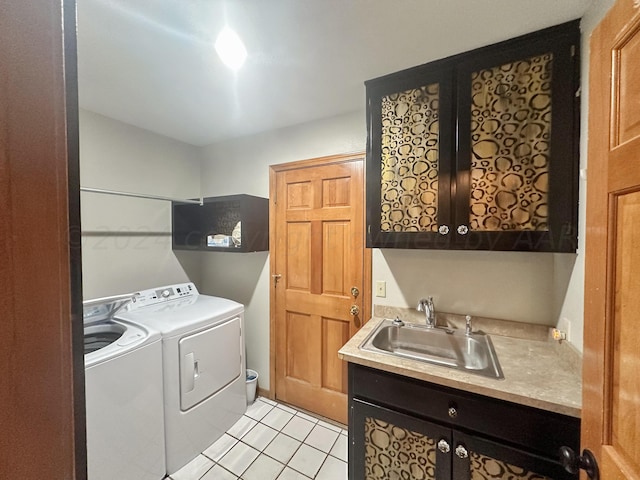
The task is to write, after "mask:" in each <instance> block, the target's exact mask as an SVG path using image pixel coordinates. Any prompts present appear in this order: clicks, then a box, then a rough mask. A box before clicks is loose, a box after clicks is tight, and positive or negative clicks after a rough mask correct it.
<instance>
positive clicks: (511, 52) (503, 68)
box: [454, 30, 578, 251]
mask: <svg viewBox="0 0 640 480" xmlns="http://www.w3.org/2000/svg"><path fill="white" fill-rule="evenodd" d="M570 32H571V30H567V32H566V33H562V34H558V33H556V34H555V35H553V34H552V35H549V36H548V37H547V38H541V39H539V40H538V41H537V42H531V43H529V44H527V45H524V46H522V45H519V46H518V45H514V46H513V48H511V49H503V50H500V51H495V52H492V53H490V54H488V55H483V56H478V57H475V58H470V59H468V60H466V61H464V62H461V64H460V66H459V69H458V78H457V85H458V118H459V124H458V125H459V137H458V146H457V148H458V157H457V165H456V179H455V183H456V192H457V196H456V207H455V212H456V213H455V221H454V224H455V230H456V231H455V237H454V238H455V243H456V244H457V245H459V246H460V248H482V249H487V248H488V249H500V250H511V249H513V250H534V251H535V250H542V251H544V250H549V251H574V250H575V247H576V245H575V242H576V231H575V216H576V212H575V203H573V202H572V201H571V199H572V198H575V197H574V196H573V195H574V194H575V192H577V183H576V180H577V175H576V173H577V172H576V168H577V166H576V159H577V145H576V143H575V142H572V141H570V140H569V141H568V139H571V138H572V137H573V133H574V130H575V128H576V126H577V123H576V120H577V119H576V116H577V114H576V105H577V101H575V100H574V99H575V95H574V92H575V89H577V84H576V80H575V79H576V78H577V75H576V70H575V69H576V66H577V58H578V57H577V55H578V52H577V46H578V45H577V43H578V42H577V40H578V36H577V31H574V35H571V34H570ZM576 138H577V135H576Z"/></svg>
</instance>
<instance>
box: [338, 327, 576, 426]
mask: <svg viewBox="0 0 640 480" xmlns="http://www.w3.org/2000/svg"><path fill="white" fill-rule="evenodd" d="M382 320H383V318H381V317H374V318H372V319H371V320H369V322H367V323H366V324H365V325H364V326H363V327H362V328H361V329H360V330H359V331H358V333H356V334H355V335H354V336H353V338H351V340H349V341H348V342H347V343H346V344H345V345H344V346H343V347H342V348H341V349H340V351H339V352H338V356H339V357H340V358H342V359H343V360H346V361H348V362H352V363H357V364H360V365H364V366H368V367H373V368H377V369H379V370H384V371H387V372H391V373H395V374H398V375H403V376H406V377H411V378H415V379H419V380H424V381H427V382H431V383H435V384H439V385H444V386H447V387H452V388H457V389H460V390H464V391H467V392H473V393H478V394H481V395H485V396H488V397H492V398H498V399H501V400H506V401H509V402H513V403H519V404H522V405H527V406H530V407H535V408H540V409H542V410H548V411H551V412H556V413H561V414H564V415H569V416H572V417H580V411H581V404H582V382H581V374H580V370H579V368H576V365H577V364H579V362H576V361H570V360H567V356H566V354H565V353H563V351H562V349H559V348H558V346H559V345H558V344H557V343H556V342H554V341H552V340H547V339H540V338H537V339H531V338H514V337H510V336H505V335H497V334H495V333H491V332H489V333H491V334H490V336H491V341H492V342H493V346H494V348H495V351H496V354H497V356H498V360H499V362H500V366H501V367H502V371H503V373H504V377H505V378H504V379H502V380H497V379H492V378H487V377H483V376H480V375H477V374H472V373H466V372H463V371H459V370H455V369H451V368H447V367H441V366H437V365H431V364H429V363H425V362H421V361H418V360H411V359H406V358H400V357H396V356H393V355H389V354H383V353H375V352H369V351H364V350H360V349H359V348H358V347H359V346H360V344H361V343H362V342H363V341H364V340H365V338H366V337H367V336H368V335H369V333H371V332H372V331H373V330H374V329H375V328H376V326H378V324H379V323H380V322H381V321H382ZM403 320H405V321H407V319H406V318H403ZM408 320H409V321H412V319H408ZM514 323H515V322H514ZM502 330H503V331H504V330H506V329H504V328H503V329H502ZM485 331H486V330H485ZM505 333H506V332H505ZM567 348H568V346H567Z"/></svg>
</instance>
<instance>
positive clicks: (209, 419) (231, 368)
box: [116, 283, 247, 475]
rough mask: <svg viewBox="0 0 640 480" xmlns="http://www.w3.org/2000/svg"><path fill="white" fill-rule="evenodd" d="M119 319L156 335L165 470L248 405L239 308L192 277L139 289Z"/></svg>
mask: <svg viewBox="0 0 640 480" xmlns="http://www.w3.org/2000/svg"><path fill="white" fill-rule="evenodd" d="M116 318H117V319H119V320H123V321H127V322H131V323H136V324H139V325H143V326H148V327H150V328H154V329H157V330H159V331H160V332H161V333H162V351H163V352H162V356H163V362H162V365H163V370H164V415H165V444H166V462H167V473H168V474H169V475H171V474H172V473H175V472H176V471H178V470H179V469H180V468H181V467H183V466H184V465H186V464H187V463H188V462H189V461H191V460H192V459H194V458H195V457H196V456H198V454H200V453H201V452H202V451H204V450H205V449H206V448H207V447H209V445H211V444H212V443H213V442H214V441H216V440H217V439H218V438H220V437H221V436H222V434H223V433H224V432H226V431H227V430H228V429H229V427H231V426H232V425H233V424H234V423H235V422H236V421H238V420H239V419H240V418H241V417H242V415H243V414H244V412H245V411H246V405H247V401H246V382H245V359H244V336H243V333H244V306H243V305H242V304H240V303H237V302H234V301H232V300H228V299H225V298H218V297H212V296H208V295H200V294H199V293H198V290H197V289H196V287H195V285H194V284H193V283H185V284H179V285H170V286H165V287H159V288H155V289H150V290H145V291H142V292H138V293H137V294H136V295H135V296H134V299H133V301H132V302H131V303H130V304H128V305H127V307H126V311H124V312H121V313H119V314H118V315H117V316H116Z"/></svg>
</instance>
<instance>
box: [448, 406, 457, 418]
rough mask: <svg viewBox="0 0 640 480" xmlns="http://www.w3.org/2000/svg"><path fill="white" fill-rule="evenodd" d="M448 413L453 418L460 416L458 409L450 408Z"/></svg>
mask: <svg viewBox="0 0 640 480" xmlns="http://www.w3.org/2000/svg"><path fill="white" fill-rule="evenodd" d="M447 413H448V414H449V416H450V417H451V418H456V417H457V416H458V410H456V407H449V410H448V411H447Z"/></svg>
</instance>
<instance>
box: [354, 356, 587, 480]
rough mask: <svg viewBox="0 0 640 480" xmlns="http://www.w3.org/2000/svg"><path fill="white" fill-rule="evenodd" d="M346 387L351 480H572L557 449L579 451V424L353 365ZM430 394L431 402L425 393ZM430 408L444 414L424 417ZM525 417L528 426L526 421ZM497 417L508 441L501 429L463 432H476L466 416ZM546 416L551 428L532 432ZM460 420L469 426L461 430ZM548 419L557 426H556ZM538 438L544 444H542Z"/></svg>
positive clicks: (572, 419) (560, 416)
mask: <svg viewBox="0 0 640 480" xmlns="http://www.w3.org/2000/svg"><path fill="white" fill-rule="evenodd" d="M354 377H357V381H354ZM364 384H366V385H369V386H370V387H371V388H370V389H368V390H367V391H359V389H358V385H364ZM412 385H413V386H415V387H416V388H414V391H413V392H412V394H410V396H409V397H407V398H406V401H405V403H404V404H398V402H394V398H393V397H394V395H396V394H397V393H398V392H404V393H408V392H407V386H409V387H410V386H412ZM349 386H350V388H349V478H350V479H351V480H362V479H364V480H388V479H416V480H421V479H424V480H427V479H434V480H449V479H454V480H469V479H473V480H494V479H496V480H497V479H509V480H570V479H571V480H575V479H577V475H572V474H569V473H567V472H566V471H565V470H564V468H563V467H562V466H561V465H560V463H559V461H558V455H557V452H558V449H559V446H560V444H568V445H567V446H570V447H571V448H573V449H574V450H575V449H577V448H578V446H579V432H580V421H579V420H578V419H575V418H572V417H566V416H563V415H558V414H554V413H551V412H544V411H541V410H537V409H532V408H530V407H523V406H521V405H515V404H509V403H508V402H502V401H499V400H494V399H491V398H488V397H482V396H479V395H473V394H469V393H466V392H459V391H457V390H454V389H447V388H443V387H440V386H436V385H431V384H428V383H426V382H418V381H415V380H412V379H405V378H404V377H400V376H397V375H393V374H388V373H385V372H380V371H377V370H373V369H369V368H366V367H361V366H359V365H354V364H350V365H349ZM431 389H433V395H430V394H429V391H430V390H431ZM371 392H378V393H374V394H371ZM367 397H368V398H367ZM371 397H375V398H371ZM473 397H477V398H473ZM443 400H444V402H443ZM467 400H470V401H467ZM479 401H480V403H478V402H479ZM434 404H435V406H436V408H437V405H442V406H444V408H443V409H442V410H444V411H442V412H440V413H441V414H438V413H436V414H435V415H429V413H428V412H429V410H430V409H431V408H433V407H434ZM505 404H506V405H505ZM408 405H409V408H407V406H408ZM421 405H424V406H425V408H421ZM505 407H506V408H505ZM508 407H515V408H508ZM469 408H471V409H473V411H471V412H469V411H468V409H469ZM528 410H531V412H530V413H531V415H532V418H533V421H534V424H532V423H531V422H530V421H529V420H531V418H529V419H527V418H526V416H527V413H528V412H527V411H528ZM425 412H427V413H426V414H425ZM496 412H497V413H498V415H500V412H502V423H503V424H511V425H512V426H514V427H515V428H516V430H517V431H518V432H519V433H518V435H514V436H512V437H511V438H509V435H508V433H507V434H505V432H506V430H505V429H504V428H502V426H501V425H495V428H492V427H491V426H488V427H487V428H483V429H473V428H469V426H470V425H474V424H475V425H477V422H474V421H473V417H476V418H482V417H484V416H485V415H486V416H488V417H489V418H491V417H493V416H494V415H495V413H496ZM546 414H548V415H549V416H550V417H551V420H552V422H548V423H543V424H541V425H540V428H536V427H535V423H537V422H536V420H537V418H538V417H539V416H544V415H546ZM465 418H466V419H471V420H472V421H470V422H468V423H467V422H465ZM554 420H558V422H557V423H556V424H555V426H554ZM554 430H555V431H554ZM528 438H530V439H531V446H530V448H527V443H528V441H527V439H528ZM540 438H544V439H543V440H542V441H543V442H544V443H545V444H544V445H542V444H541V440H540Z"/></svg>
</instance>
